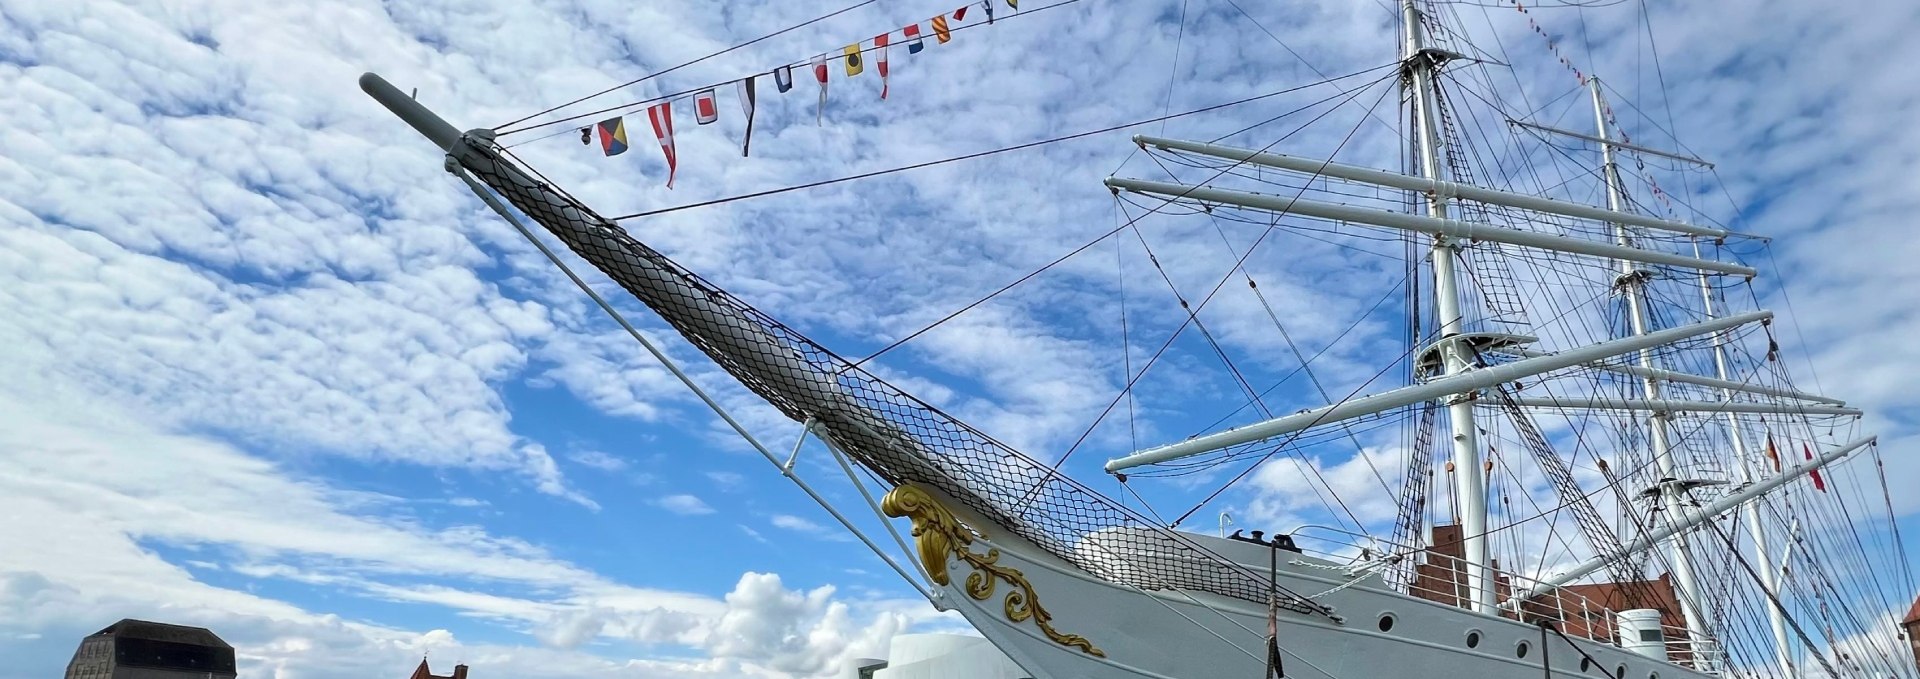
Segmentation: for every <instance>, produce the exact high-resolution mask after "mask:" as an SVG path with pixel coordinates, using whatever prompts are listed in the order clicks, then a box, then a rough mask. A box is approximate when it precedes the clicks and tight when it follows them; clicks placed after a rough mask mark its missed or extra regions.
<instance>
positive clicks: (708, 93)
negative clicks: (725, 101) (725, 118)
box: [693, 87, 720, 125]
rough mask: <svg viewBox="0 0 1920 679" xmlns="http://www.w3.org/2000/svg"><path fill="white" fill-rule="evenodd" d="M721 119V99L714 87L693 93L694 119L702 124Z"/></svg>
mask: <svg viewBox="0 0 1920 679" xmlns="http://www.w3.org/2000/svg"><path fill="white" fill-rule="evenodd" d="M719 119H720V100H719V98H718V97H717V96H716V95H715V94H714V93H713V88H711V87H709V88H707V89H704V90H701V91H700V93H699V94H695V95H693V121H694V122H696V123H699V124H701V125H705V124H707V123H711V122H713V121H715V120H719Z"/></svg>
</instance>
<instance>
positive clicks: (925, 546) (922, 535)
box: [880, 486, 1107, 658]
mask: <svg viewBox="0 0 1920 679" xmlns="http://www.w3.org/2000/svg"><path fill="white" fill-rule="evenodd" d="M880 511H881V512H884V513H885V514H886V515H887V516H891V517H896V518H897V517H908V518H911V519H912V520H913V537H914V544H915V546H917V547H918V548H919V551H920V563H921V564H922V565H924V566H926V568H927V576H928V577H930V578H933V582H934V584H937V585H941V586H947V585H950V584H951V583H952V582H953V580H952V576H951V574H950V573H948V572H947V557H948V556H949V555H951V556H952V557H953V558H956V559H959V560H960V561H961V562H963V563H965V564H967V565H968V566H970V567H972V569H973V572H971V573H968V574H967V579H966V584H965V585H964V587H963V588H962V589H964V590H965V591H966V593H967V596H970V597H973V598H974V599H975V600H977V601H986V600H987V599H990V598H992V597H993V591H994V589H995V588H996V587H997V586H998V584H999V582H1001V581H1005V582H1006V583H1007V584H1009V585H1012V586H1013V589H1012V590H1011V591H1008V592H1007V595H1006V597H1005V598H1004V599H1002V603H1003V604H1004V609H1005V612H1006V616H1007V619H1008V620H1011V621H1013V622H1025V621H1027V620H1029V619H1031V620H1033V622H1034V624H1035V625H1037V626H1039V627H1040V631H1041V632H1043V633H1045V634H1046V635H1047V638H1048V639H1052V640H1053V642H1054V643H1056V644H1060V645H1062V646H1067V647H1070V648H1077V649H1080V652H1082V653H1085V654H1087V655H1091V656H1094V657H1096V658H1105V657H1107V653H1106V652H1105V651H1102V650H1100V649H1098V648H1094V646H1093V642H1091V641H1088V640H1087V638H1086V637H1083V636H1080V635H1078V634H1064V633H1062V632H1060V631H1059V630H1056V629H1054V628H1053V614H1051V613H1048V612H1047V609H1046V608H1045V607H1043V606H1041V605H1040V595H1039V594H1038V593H1036V592H1034V590H1033V584H1032V583H1029V582H1027V576H1026V574H1025V573H1021V572H1020V569H1018V568H1013V567H1011V566H1002V565H1000V550H999V549H993V548H989V549H988V550H987V553H985V554H977V553H975V552H974V551H973V550H972V549H969V547H971V546H972V545H973V538H974V533H973V531H971V530H969V529H967V527H966V526H963V525H961V524H960V520H959V519H956V518H954V516H953V513H952V512H949V511H947V508H946V507H943V506H941V505H940V502H939V501H938V500H935V499H933V496H932V495H928V494H927V492H926V491H924V490H921V489H920V488H917V487H914V486H900V487H897V488H894V489H893V490H892V491H889V492H888V493H887V496H886V497H885V498H884V499H882V500H881V501H880Z"/></svg>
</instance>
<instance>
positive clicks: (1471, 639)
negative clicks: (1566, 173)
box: [1467, 630, 1480, 648]
mask: <svg viewBox="0 0 1920 679" xmlns="http://www.w3.org/2000/svg"><path fill="white" fill-rule="evenodd" d="M1479 647H1480V630H1474V631H1471V632H1468V633H1467V648H1479Z"/></svg>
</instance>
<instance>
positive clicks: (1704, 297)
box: [1693, 240, 1795, 679]
mask: <svg viewBox="0 0 1920 679" xmlns="http://www.w3.org/2000/svg"><path fill="white" fill-rule="evenodd" d="M1693 254H1694V255H1695V256H1699V254H1700V242H1699V241H1697V240H1696V241H1694V244H1693ZM1699 281H1700V301H1701V303H1702V304H1704V305H1705V306H1704V307H1703V308H1704V309H1705V310H1706V314H1707V318H1713V313H1714V310H1713V286H1712V285H1711V284H1709V283H1708V281H1707V276H1706V274H1704V273H1702V274H1701V275H1700V277H1699ZM1713 370H1714V374H1715V375H1716V376H1718V377H1719V378H1720V379H1722V380H1725V379H1728V377H1727V376H1728V375H1730V374H1732V372H1731V371H1730V370H1728V369H1727V338H1726V333H1724V332H1716V333H1714V334H1713ZM1722 392H1723V394H1724V396H1725V397H1726V399H1727V400H1729V401H1731V400H1733V391H1732V390H1730V389H1727V390H1722ZM1742 429H1743V427H1741V426H1740V416H1739V415H1736V414H1734V413H1733V412H1728V413H1727V438H1728V439H1731V440H1732V441H1733V456H1734V459H1735V460H1736V462H1735V464H1734V466H1736V467H1738V468H1739V469H1740V482H1741V483H1753V470H1752V468H1751V467H1749V466H1748V463H1749V462H1750V460H1749V458H1748V457H1747V437H1746V434H1745V433H1743V432H1742ZM1746 514H1747V532H1750V533H1753V546H1754V549H1753V552H1754V556H1755V561H1757V562H1758V566H1759V568H1758V570H1759V571H1760V583H1759V584H1760V587H1761V588H1762V589H1764V590H1766V591H1767V592H1768V593H1769V594H1770V595H1771V596H1769V597H1768V601H1767V604H1766V606H1767V622H1768V623H1770V624H1771V626H1772V628H1773V655H1774V660H1775V661H1776V662H1778V663H1780V672H1781V676H1784V677H1787V678H1788V679H1792V677H1794V676H1795V674H1794V668H1793V653H1792V648H1791V647H1789V646H1788V645H1787V619H1786V615H1787V612H1786V611H1784V610H1781V608H1780V603H1779V602H1780V601H1781V598H1780V597H1781V594H1782V593H1781V591H1780V576H1779V573H1778V572H1777V571H1775V570H1774V569H1773V554H1772V550H1771V549H1770V548H1769V547H1768V546H1767V531H1766V526H1765V525H1763V524H1762V523H1761V522H1760V512H1757V511H1752V512H1747V513H1746Z"/></svg>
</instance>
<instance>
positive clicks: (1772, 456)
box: [1767, 432, 1780, 474]
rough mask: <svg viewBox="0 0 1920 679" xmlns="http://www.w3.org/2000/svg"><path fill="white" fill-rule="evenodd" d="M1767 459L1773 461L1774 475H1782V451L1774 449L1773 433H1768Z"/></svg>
mask: <svg viewBox="0 0 1920 679" xmlns="http://www.w3.org/2000/svg"><path fill="white" fill-rule="evenodd" d="M1767 459H1769V460H1772V461H1773V473H1775V474H1778V473H1780V451H1779V449H1776V448H1774V447H1773V433H1772V432H1768V433H1767Z"/></svg>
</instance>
